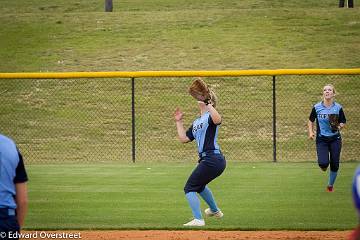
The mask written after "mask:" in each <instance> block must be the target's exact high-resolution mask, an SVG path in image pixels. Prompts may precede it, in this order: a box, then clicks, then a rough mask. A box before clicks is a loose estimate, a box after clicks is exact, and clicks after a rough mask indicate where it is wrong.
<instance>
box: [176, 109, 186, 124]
mask: <svg viewBox="0 0 360 240" xmlns="http://www.w3.org/2000/svg"><path fill="white" fill-rule="evenodd" d="M183 116H184V114H183V113H182V112H181V110H180V108H176V110H175V112H174V119H175V121H177V122H178V121H181V120H182V119H183Z"/></svg>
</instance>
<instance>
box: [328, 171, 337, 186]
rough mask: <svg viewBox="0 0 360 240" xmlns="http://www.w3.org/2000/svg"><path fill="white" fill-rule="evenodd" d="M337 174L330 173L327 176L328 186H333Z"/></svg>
mask: <svg viewBox="0 0 360 240" xmlns="http://www.w3.org/2000/svg"><path fill="white" fill-rule="evenodd" d="M336 176H337V172H333V171H330V174H329V186H333V185H334V183H335V180H336Z"/></svg>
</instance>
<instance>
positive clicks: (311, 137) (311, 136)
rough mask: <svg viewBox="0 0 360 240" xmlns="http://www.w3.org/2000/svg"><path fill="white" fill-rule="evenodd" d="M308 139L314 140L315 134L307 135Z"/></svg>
mask: <svg viewBox="0 0 360 240" xmlns="http://www.w3.org/2000/svg"><path fill="white" fill-rule="evenodd" d="M309 139H310V140H314V139H315V134H314V132H311V133H309Z"/></svg>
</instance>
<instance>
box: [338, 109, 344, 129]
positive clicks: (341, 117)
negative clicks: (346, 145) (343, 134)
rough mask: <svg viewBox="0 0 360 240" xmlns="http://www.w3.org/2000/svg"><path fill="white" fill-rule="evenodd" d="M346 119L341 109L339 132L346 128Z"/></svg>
mask: <svg viewBox="0 0 360 240" xmlns="http://www.w3.org/2000/svg"><path fill="white" fill-rule="evenodd" d="M345 124H346V117H345V113H344V111H343V109H342V108H341V109H340V111H339V130H341V129H342V128H344V127H345Z"/></svg>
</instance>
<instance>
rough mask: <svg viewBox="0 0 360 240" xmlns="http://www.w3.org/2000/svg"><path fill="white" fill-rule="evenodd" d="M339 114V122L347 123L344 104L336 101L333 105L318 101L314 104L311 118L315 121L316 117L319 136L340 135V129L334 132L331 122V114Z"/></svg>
mask: <svg viewBox="0 0 360 240" xmlns="http://www.w3.org/2000/svg"><path fill="white" fill-rule="evenodd" d="M330 114H337V115H338V116H339V123H346V118H345V114H344V111H343V109H342V106H341V105H340V104H338V103H337V102H334V103H333V105H332V106H330V107H326V106H325V105H324V103H323V102H322V101H321V102H318V103H317V104H315V105H314V107H313V109H312V111H311V114H310V117H309V120H310V121H311V122H314V121H315V119H316V125H317V136H319V137H320V136H325V137H332V136H336V135H339V131H336V132H333V131H332V130H331V127H330V123H329V115H330Z"/></svg>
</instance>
